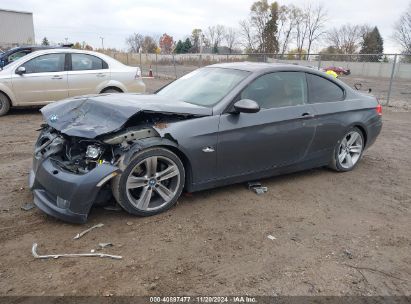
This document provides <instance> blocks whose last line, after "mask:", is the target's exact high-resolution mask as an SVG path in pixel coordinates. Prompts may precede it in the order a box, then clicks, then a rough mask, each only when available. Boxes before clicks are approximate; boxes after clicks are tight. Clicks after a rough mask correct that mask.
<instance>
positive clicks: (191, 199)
mask: <svg viewBox="0 0 411 304" xmlns="http://www.w3.org/2000/svg"><path fill="white" fill-rule="evenodd" d="M323 174H335V172H334V171H332V170H331V169H328V168H327V167H320V168H314V169H309V170H305V171H299V172H294V173H289V174H283V175H278V176H273V177H268V178H264V179H258V180H253V181H258V182H260V183H261V184H262V186H266V187H268V192H270V187H273V186H281V185H282V184H286V183H288V182H291V181H293V180H295V179H304V178H307V177H310V176H311V177H313V176H318V175H323ZM250 181H251V180H250ZM244 189H247V190H248V182H243V183H238V184H231V185H227V186H220V187H217V188H213V189H208V190H202V191H198V192H194V193H188V192H183V193H182V195H181V197H180V198H179V200H178V204H177V207H173V208H171V209H170V210H168V211H166V212H165V213H166V214H168V213H170V212H171V213H172V212H179V211H178V208H179V207H178V206H185V207H187V206H188V205H191V206H193V207H194V206H196V205H197V204H201V203H206V202H210V201H215V200H219V198H221V195H230V194H232V193H233V192H236V191H242V190H244ZM249 191H252V190H249ZM253 194H254V193H253ZM255 195H257V194H255ZM265 195H267V194H262V195H261V197H262V198H264V196H265ZM108 204H109V205H110V206H114V205H116V202H115V200H114V198H112V199H111V200H110V201H109V202H108ZM233 208H235V206H233ZM193 212H194V211H193ZM162 214H163V215H162ZM159 216H160V217H161V216H164V213H160V214H159V215H154V218H156V217H159ZM168 216H170V215H168ZM132 219H137V220H139V219H144V217H136V216H133V215H130V214H128V213H127V212H126V211H124V210H118V211H111V210H106V209H104V207H102V206H96V207H93V209H92V211H91V213H90V215H89V220H91V221H92V222H93V223H94V222H100V221H109V222H111V221H117V220H122V221H124V220H125V221H128V220H132Z"/></svg>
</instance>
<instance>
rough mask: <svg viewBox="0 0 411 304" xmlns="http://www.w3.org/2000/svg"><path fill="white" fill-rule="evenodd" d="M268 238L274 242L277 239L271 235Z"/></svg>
mask: <svg viewBox="0 0 411 304" xmlns="http://www.w3.org/2000/svg"><path fill="white" fill-rule="evenodd" d="M267 237H268V238H269V239H270V240H272V241H274V240H276V239H277V238H276V237H275V236H273V235H271V234H270V235H268V236H267Z"/></svg>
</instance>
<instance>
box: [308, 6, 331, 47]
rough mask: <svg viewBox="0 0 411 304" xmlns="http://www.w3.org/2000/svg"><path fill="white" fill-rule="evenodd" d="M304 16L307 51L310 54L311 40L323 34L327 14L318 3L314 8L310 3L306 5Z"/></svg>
mask: <svg viewBox="0 0 411 304" xmlns="http://www.w3.org/2000/svg"><path fill="white" fill-rule="evenodd" d="M306 18H307V20H306V24H307V41H308V47H307V53H308V54H310V51H311V46H312V44H313V42H314V41H316V40H318V39H319V38H320V37H321V36H322V35H324V34H325V31H324V30H323V29H324V24H325V22H326V19H327V14H326V12H325V9H324V7H323V6H322V5H320V4H319V5H318V6H317V7H314V8H313V7H312V6H311V5H308V7H307V9H306Z"/></svg>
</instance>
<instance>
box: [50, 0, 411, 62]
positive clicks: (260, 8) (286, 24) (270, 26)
mask: <svg viewBox="0 0 411 304" xmlns="http://www.w3.org/2000/svg"><path fill="white" fill-rule="evenodd" d="M329 22H332V17H330V16H328V13H327V11H326V9H325V7H324V6H322V5H320V4H318V5H313V4H311V3H309V4H307V5H306V6H303V7H299V6H296V5H294V4H289V5H280V4H279V2H277V1H274V2H271V3H269V2H268V0H258V1H255V2H254V3H253V4H252V5H251V7H250V11H249V15H248V17H247V18H246V19H243V20H240V21H239V24H238V27H237V28H233V27H227V26H224V25H221V24H217V25H211V26H208V27H207V28H205V29H200V28H194V29H193V30H192V31H191V33H190V34H188V35H187V36H186V37H185V39H182V40H178V41H175V40H174V38H173V37H172V36H171V35H169V34H167V33H164V34H163V35H161V36H160V35H158V36H153V35H143V34H140V33H133V34H131V35H130V36H128V37H127V38H126V45H127V47H128V51H130V52H133V53H138V52H143V53H158V54H159V53H162V54H171V53H177V54H182V53H200V52H202V53H224V54H226V53H230V54H231V53H244V52H245V53H274V54H277V55H278V56H280V57H281V56H285V54H287V55H286V56H287V58H288V59H290V58H297V59H304V58H306V54H310V53H312V51H313V47H317V48H316V49H318V46H320V45H322V46H324V47H323V48H322V49H321V50H320V51H319V53H320V54H322V58H324V60H334V59H336V58H341V55H346V54H362V55H365V54H376V55H373V56H359V58H360V60H362V59H363V60H366V61H382V60H385V58H383V57H382V56H383V55H382V54H383V52H384V41H383V38H382V37H381V34H380V32H379V30H378V27H377V26H372V25H369V24H362V25H358V24H349V23H347V24H344V25H342V26H339V27H332V28H327V27H326V25H327V24H328V23H329ZM393 39H395V41H397V42H398V43H399V45H400V46H401V48H402V52H403V53H408V54H410V53H411V2H410V3H409V6H408V8H407V9H406V11H405V12H404V13H403V14H402V15H401V16H400V18H399V20H398V21H397V22H396V23H395V25H394V33H393ZM48 43H49V42H48V40H47V38H46V37H45V38H44V39H43V44H46V45H47V44H48ZM75 47H76V48H84V49H92V47H91V46H90V45H88V44H87V43H85V42H83V43H82V44H80V43H78V42H77V43H76V44H75ZM323 56H324V57H323ZM361 58H362V59H361Z"/></svg>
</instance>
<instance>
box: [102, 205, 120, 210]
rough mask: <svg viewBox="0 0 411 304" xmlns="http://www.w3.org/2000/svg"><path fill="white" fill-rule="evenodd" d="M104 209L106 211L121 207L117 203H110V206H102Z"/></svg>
mask: <svg viewBox="0 0 411 304" xmlns="http://www.w3.org/2000/svg"><path fill="white" fill-rule="evenodd" d="M103 209H104V210H108V211H121V210H122V209H121V207H120V206H119V205H110V206H105V207H103Z"/></svg>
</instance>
